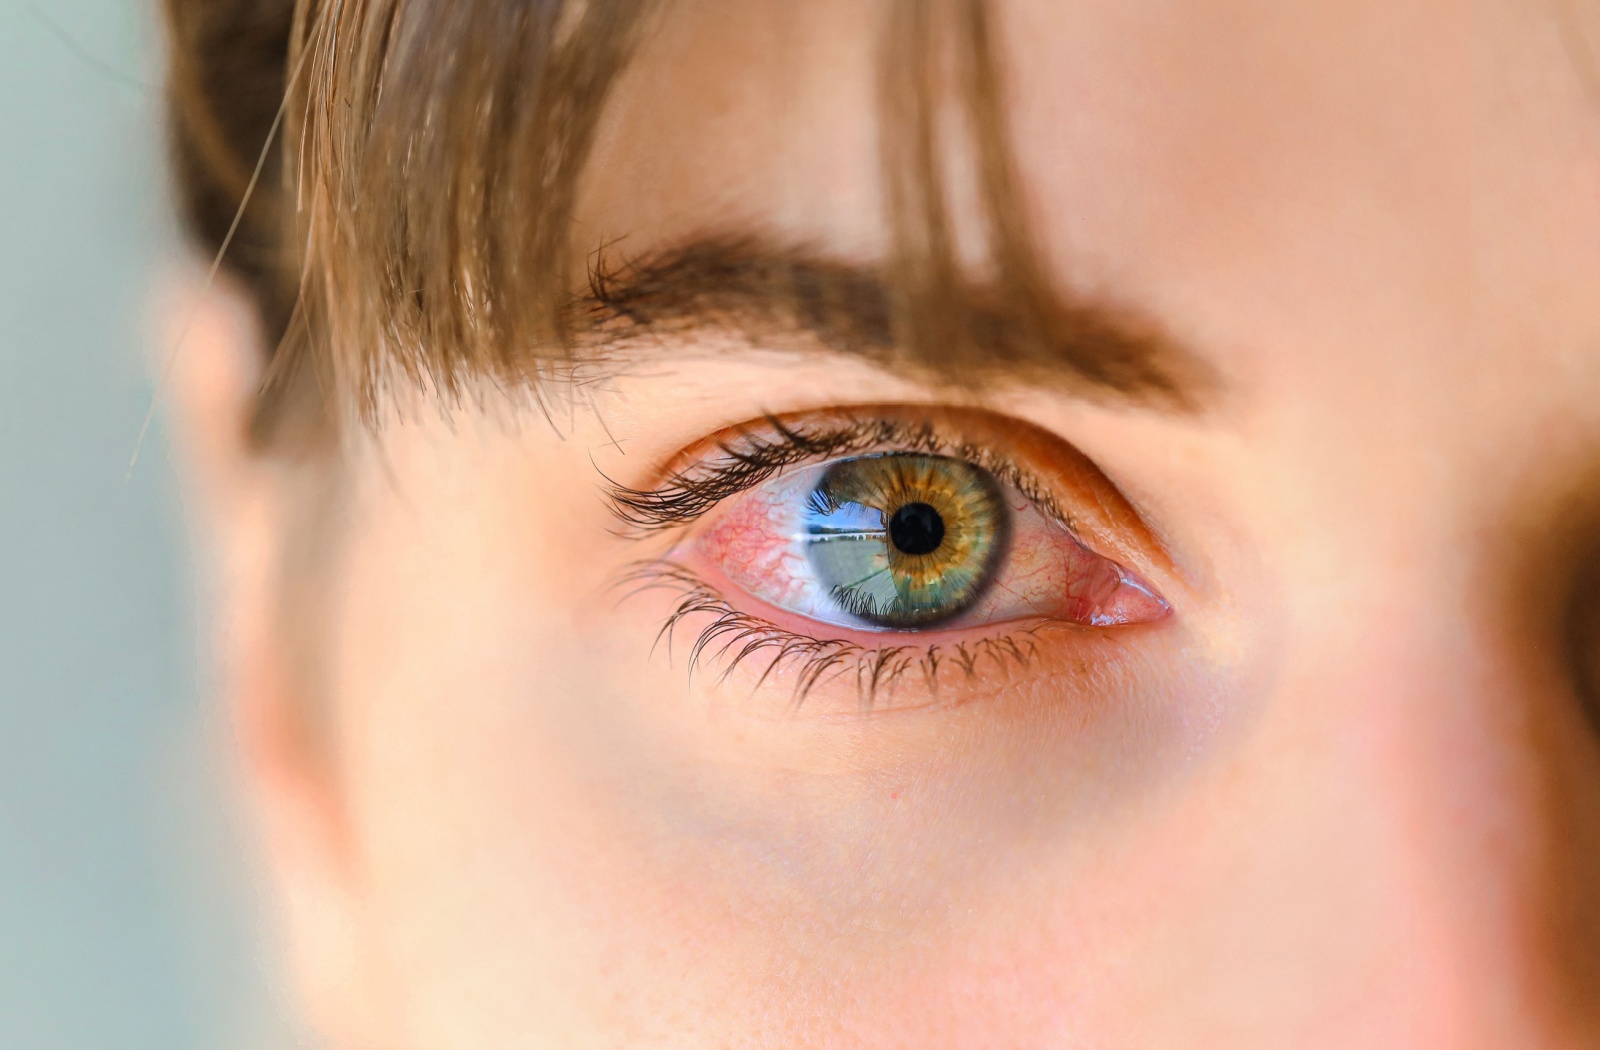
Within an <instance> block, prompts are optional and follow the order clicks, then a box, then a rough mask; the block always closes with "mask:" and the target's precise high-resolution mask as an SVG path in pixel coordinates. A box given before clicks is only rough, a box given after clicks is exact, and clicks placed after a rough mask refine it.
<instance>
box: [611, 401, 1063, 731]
mask: <svg viewBox="0 0 1600 1050" xmlns="http://www.w3.org/2000/svg"><path fill="white" fill-rule="evenodd" d="M764 423H765V427H766V429H767V430H768V431H770V433H755V432H752V431H750V430H742V431H740V432H739V433H738V434H736V435H735V437H734V438H732V439H729V440H724V441H722V442H719V443H718V445H717V448H718V451H719V452H720V455H719V456H716V457H714V458H712V459H710V460H708V461H703V462H702V463H700V464H698V465H696V466H694V467H691V468H688V469H687V470H683V471H679V472H677V473H674V474H672V475H670V476H669V477H668V478H667V479H666V480H665V481H663V482H662V483H661V484H660V485H659V486H657V487H656V488H653V489H635V488H629V487H626V486H623V485H618V484H615V483H609V488H608V492H607V496H608V502H609V503H610V505H611V509H612V512H613V514H614V515H615V516H616V518H617V519H618V521H619V523H620V524H621V525H622V527H623V528H622V532H623V534H624V535H626V536H629V537H631V538H645V537H648V536H652V535H658V534H662V533H666V532H670V531H673V530H676V529H682V528H687V527H688V526H690V525H692V524H694V523H695V522H696V521H699V520H700V519H701V518H703V517H704V516H705V515H707V514H709V513H710V512H711V511H712V510H714V509H715V508H716V507H717V506H718V505H720V504H721V503H722V502H723V501H724V500H727V499H729V498H731V497H733V496H736V495H739V494H740V493H743V492H746V491H748V490H750V489H752V488H755V487H756V486H758V485H760V484H762V483H763V482H766V481H768V480H770V479H772V478H774V477H776V476H777V475H779V474H780V473H782V472H783V471H784V470H786V469H788V468H790V467H795V466H800V465H802V464H806V463H811V462H816V461H820V460H825V459H831V458H835V457H840V456H846V455H851V454H856V453H862V452H868V451H877V450H884V449H893V450H894V451H899V452H914V453H920V454H925V455H940V456H949V457H952V458H956V459H964V460H966V461H968V462H971V463H975V464H977V465H978V466H981V467H983V468H984V469H985V470H987V471H989V472H990V473H991V474H993V475H995V476H996V477H997V478H999V479H1000V480H1001V481H1003V482H1006V483H1007V484H1008V485H1010V486H1011V487H1012V488H1014V489H1015V490H1016V491H1017V492H1019V493H1020V494H1021V495H1022V496H1024V497H1025V498H1026V499H1028V500H1030V501H1031V502H1032V503H1033V504H1034V505H1035V506H1037V507H1038V508H1039V509H1040V510H1042V511H1043V512H1044V513H1046V514H1047V515H1049V516H1051V517H1053V518H1055V519H1056V520H1057V521H1059V522H1061V524H1062V525H1063V526H1065V527H1066V528H1067V529H1069V530H1072V529H1073V525H1072V520H1071V518H1070V517H1069V516H1068V515H1067V514H1066V513H1065V512H1064V511H1063V510H1062V509H1061V507H1060V506H1059V504H1058V503H1057V501H1056V500H1055V499H1054V496H1053V494H1052V493H1051V492H1050V491H1049V490H1048V488H1047V487H1046V486H1045V485H1044V484H1043V482H1041V481H1040V480H1039V479H1038V478H1037V477H1036V476H1035V475H1033V474H1032V473H1030V472H1028V471H1026V470H1024V469H1023V468H1021V467H1019V466H1018V465H1017V464H1015V463H1013V462H1012V461H1010V460H1008V459H1005V458H1004V457H1002V456H999V455H997V454H995V453H994V452H993V451H992V450H990V449H987V448H984V447H981V446H978V445H974V444H971V443H968V442H963V441H958V440H953V439H951V438H949V437H948V436H946V435H944V434H941V433H940V431H939V429H938V428H937V427H935V426H934V425H933V424H932V423H930V422H923V421H917V422H912V421H907V420H896V419H886V418H874V419H847V420H844V421H843V422H840V421H837V420H834V421H829V422H828V423H827V424H826V425H823V426H819V427H816V428H814V429H811V428H806V427H804V426H801V425H796V424H793V423H786V422H784V421H782V420H779V419H777V418H776V417H772V416H768V417H767V418H766V419H765V420H764ZM608 482H609V479H608ZM1074 531H1075V530H1074ZM675 549H676V545H674V550H675ZM618 587H619V588H622V589H624V590H625V592H626V593H625V594H624V600H626V598H629V597H633V596H635V595H638V594H641V593H644V592H649V591H658V590H669V591H672V592H675V593H676V594H677V595H678V602H677V604H676V606H675V607H674V608H673V610H672V612H671V613H669V614H668V616H667V619H666V621H665V623H663V625H662V627H661V629H660V631H659V632H658V633H657V635H656V640H655V647H659V646H660V645H661V644H662V643H663V642H665V643H666V644H667V646H668V650H669V652H670V651H671V647H672V640H673V637H674V634H675V632H676V630H677V628H678V627H679V626H680V625H682V624H683V623H684V622H685V621H686V620H688V619H690V618H698V617H700V616H709V617H710V618H711V619H710V621H709V622H708V623H707V624H705V625H704V626H703V627H701V628H700V630H699V633H698V635H697V636H696V638H695V641H694V644H693V645H692V646H691V647H690V649H689V658H688V669H689V673H690V674H691V676H692V675H693V674H694V673H695V671H696V670H697V669H698V668H699V667H700V666H701V665H702V664H703V663H704V662H705V661H706V659H707V658H708V657H709V658H711V659H714V660H716V661H717V662H719V663H720V664H721V665H722V669H721V672H720V674H719V675H718V679H717V680H718V681H719V682H721V681H724V680H726V679H727V678H728V676H729V675H731V674H732V673H733V672H734V670H735V669H737V668H738V667H740V666H742V665H743V664H745V663H746V662H747V661H749V660H752V659H759V658H762V657H767V658H768V662H767V665H766V667H765V668H764V669H763V670H762V671H761V673H760V675H759V676H758V677H757V680H756V683H755V686H754V687H753V688H759V687H760V686H761V685H762V684H763V683H765V682H766V681H767V680H768V679H769V678H771V677H772V676H773V675H774V674H776V673H778V672H780V671H781V670H783V669H785V668H787V669H789V670H791V671H792V672H793V675H794V691H793V696H792V697H791V701H790V704H791V708H792V709H798V708H799V707H800V706H801V705H802V704H804V702H805V700H806V697H807V696H808V695H809V694H810V693H811V692H812V690H814V689H815V688H816V687H817V686H818V685H820V684H821V683H823V682H825V681H833V680H836V679H838V678H846V677H849V676H851V675H853V676H854V679H855V684H856V692H857V696H858V700H859V705H860V708H861V710H862V711H871V710H872V709H873V708H874V707H875V706H876V705H877V703H878V700H879V698H880V697H881V696H882V695H883V694H884V693H885V692H886V691H889V690H892V689H893V687H894V685H895V684H896V683H897V682H899V681H900V680H901V679H903V678H904V677H906V676H907V675H918V676H920V677H921V678H922V680H923V681H924V682H925V683H926V684H927V686H928V690H929V693H930V694H931V695H932V696H933V697H937V696H938V694H939V682H940V679H941V677H942V676H943V675H945V674H947V673H949V672H950V671H951V670H958V671H960V672H961V673H962V675H963V676H964V677H965V678H966V679H968V680H971V679H975V678H976V677H977V675H978V672H979V669H980V667H983V666H989V665H993V666H994V667H995V668H996V669H998V670H1001V671H1002V672H1004V671H1009V670H1014V669H1019V668H1026V667H1027V666H1028V665H1029V664H1030V663H1031V662H1032V661H1033V660H1034V659H1035V657H1037V655H1038V648H1037V644H1036V641H1035V636H1036V635H1037V634H1038V633H1039V632H1040V631H1041V630H1043V629H1045V628H1047V627H1049V626H1051V625H1050V624H1047V623H1041V624H1032V625H1028V626H1023V627H1013V628H1012V630H1010V631H1009V632H1007V633H1005V634H1001V635H996V636H991V637H984V638H978V639H974V640H971V641H964V642H959V643H956V644H954V645H940V644H931V645H926V646H917V645H886V646H880V647H869V646H865V645H861V644H859V643H857V642H853V641H849V640H847V639H842V638H831V639H830V638H816V637H812V636H810V635H804V634H798V633H795V632H792V631H788V630H785V629H784V628H782V627H779V626H778V625H776V624H774V623H771V622H769V621H767V620H765V619H763V618H761V617H759V616H756V615H753V614H751V613H746V612H742V611H740V610H738V609H736V608H734V607H733V606H732V605H730V604H729V603H728V602H727V600H726V599H725V598H724V597H723V596H722V594H721V593H719V592H718V591H717V590H716V589H715V588H714V587H712V586H711V585H710V584H709V583H707V582H706V581H705V580H704V579H702V578H701V577H700V576H699V575H698V574H697V573H695V572H694V571H693V570H692V569H690V568H688V567H687V566H684V565H682V564H680V563H678V562H676V561H673V560H672V551H668V552H667V554H666V555H664V556H662V557H659V558H653V559H647V560H644V561H640V562H635V563H634V564H633V565H631V566H630V567H629V569H628V570H627V571H626V573H625V575H624V576H623V577H622V578H621V579H620V580H619V581H618Z"/></svg>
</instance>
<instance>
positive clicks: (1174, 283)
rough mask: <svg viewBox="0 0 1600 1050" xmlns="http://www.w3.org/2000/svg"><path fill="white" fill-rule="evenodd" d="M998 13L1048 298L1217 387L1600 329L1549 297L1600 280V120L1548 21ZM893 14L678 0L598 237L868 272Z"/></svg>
mask: <svg viewBox="0 0 1600 1050" xmlns="http://www.w3.org/2000/svg"><path fill="white" fill-rule="evenodd" d="M993 10H994V11H995V16H996V22H997V28H998V30H999V32H998V34H997V35H998V43H999V50H1000V60H1001V64H1002V66H1003V67H1004V70H1005V73H1006V76H1007V79H1008V86H1009V98H1010V120H1011V134H1012V139H1013V142H1014V146H1015V152H1016V155H1017V162H1018V165H1019V168H1020V170H1021V172H1022V174H1023V176H1024V180H1025V182H1026V186H1027V193H1028V203H1029V208H1030V211H1031V218H1032V220H1033V221H1032V224H1031V225H1032V228H1033V230H1034V231H1035V233H1036V235H1037V236H1038V238H1039V240H1040V242H1041V247H1042V248H1043V249H1044V251H1045V253H1046V255H1047V256H1048V257H1049V259H1050V260H1051V262H1052V265H1053V269H1054V272H1055V274H1056V275H1057V277H1058V279H1059V280H1060V281H1061V282H1062V283H1063V284H1065V285H1069V286H1072V287H1074V288H1076V289H1081V290H1086V291H1089V292H1101V291H1104V292H1106V293H1108V294H1112V295H1114V296H1116V297H1118V298H1120V299H1125V300H1131V301H1133V302H1136V303H1137V304H1139V305H1140V307H1141V308H1144V309H1148V310H1150V311H1151V312H1152V313H1154V314H1156V315H1158V316H1160V317H1162V318H1163V319H1164V320H1165V321H1166V322H1167V323H1169V324H1170V325H1172V326H1173V327H1174V328H1175V329H1176V330H1178V331H1180V332H1183V333H1186V334H1188V335H1190V336H1192V337H1193V339H1194V341H1195V342H1196V343H1197V344H1198V345H1199V346H1200V347H1201V348H1202V349H1203V350H1204V351H1205V352H1207V353H1208V354H1210V355H1212V356H1213V357H1216V358H1218V364H1219V365H1220V367H1221V368H1222V369H1223V371H1224V372H1230V373H1234V374H1237V375H1241V376H1244V377H1247V378H1253V379H1254V380H1255V381H1258V382H1260V383H1280V384H1281V383H1289V384H1291V385H1292V384H1296V383H1299V384H1304V385H1306V386H1307V387H1308V388H1311V389H1317V390H1326V389H1328V386H1327V385H1328V384H1329V383H1333V384H1335V387H1336V388H1338V387H1340V386H1348V385H1349V384H1350V383H1352V382H1355V381H1357V380H1356V377H1360V382H1362V383H1365V382H1368V381H1370V380H1371V379H1372V378H1373V371H1372V370H1374V369H1377V370H1379V371H1380V372H1381V370H1383V369H1385V368H1391V369H1392V368H1396V367H1400V366H1401V365H1402V364H1407V367H1414V368H1417V369H1423V368H1426V369H1430V370H1437V369H1438V368H1440V367H1442V366H1443V365H1444V363H1445V362H1447V361H1451V360H1454V361H1456V362H1459V361H1460V357H1461V354H1462V353H1463V348H1464V347H1465V346H1467V345H1469V344H1471V345H1476V346H1480V347H1484V348H1486V349H1492V344H1493V342H1494V340H1495V339H1497V338H1498V339H1503V340H1506V341H1509V342H1515V343H1518V344H1521V345H1525V344H1526V343H1527V337H1528V333H1527V332H1526V331H1524V330H1523V327H1525V326H1526V324H1527V323H1528V319H1527V317H1526V316H1524V315H1526V314H1529V313H1530V312H1532V313H1537V314H1538V315H1539V320H1538V325H1539V326H1540V328H1541V331H1540V333H1539V341H1540V343H1541V344H1542V345H1545V346H1548V347H1551V348H1552V350H1551V352H1556V350H1555V348H1557V347H1559V346H1562V345H1572V344H1575V343H1578V342H1583V341H1585V340H1588V339H1589V338H1590V337H1591V336H1593V335H1597V334H1600V332H1596V328H1597V327H1600V326H1597V325H1596V323H1595V322H1596V318H1595V317H1594V316H1593V311H1591V310H1590V309H1589V308H1588V307H1587V305H1586V301H1587V298H1588V297H1587V296H1586V295H1581V294H1577V289H1576V282H1572V281H1570V280H1568V281H1567V282H1565V283H1563V282H1562V281H1561V280H1558V279H1554V277H1553V275H1555V274H1556V273H1558V272H1565V273H1566V274H1568V275H1570V274H1573V273H1597V272H1600V269H1597V267H1600V253H1597V250H1596V246H1597V245H1600V208H1597V206H1596V202H1595V194H1594V193H1593V192H1591V191H1590V189H1589V186H1591V185H1595V184H1597V183H1595V181H1594V180H1595V178H1596V176H1600V147H1597V142H1600V113H1597V112H1596V111H1595V110H1594V108H1593V105H1592V102H1591V101H1590V100H1589V99H1588V98H1587V97H1586V96H1585V94H1584V87H1583V79H1582V78H1581V76H1580V75H1579V74H1578V72H1577V70H1576V67H1575V65H1574V63H1573V62H1572V60H1571V48H1570V46H1569V45H1570V40H1564V38H1563V32H1562V28H1561V26H1560V24H1559V20H1558V19H1557V18H1556V17H1555V13H1554V8H1547V7H1546V6H1545V5H1544V4H1543V3H1538V2H1527V0H1524V2H1514V0H1486V2H1483V3H1478V4H1473V5H1468V4H1465V3H1461V2H1401V3H1395V2H1393V0H1298V2H1296V3H1293V4H1285V3H1279V2H1267V0H1204V2H1199V3H1196V2H1194V0H1073V2H1070V3H1062V2H1058V0H998V2H997V3H995V4H994V5H993ZM881 19H882V5H879V4H863V3H859V2H856V0H810V2H808V3H806V4H793V3H788V2H785V0H770V2H769V0H755V2H743V3H740V4H727V3H717V2H714V0H689V2H684V3H679V4H674V5H672V6H671V8H670V11H669V13H668V14H667V15H666V16H665V17H664V20H663V22H662V23H661V26H660V28H659V29H658V30H657V31H655V32H653V33H652V34H651V36H650V37H649V40H648V43H647V44H646V46H645V48H644V50H643V52H642V53H641V55H640V58H639V61H638V63H637V65H636V66H635V67H634V68H633V70H632V71H631V72H630V74H629V75H628V76H627V77H626V78H625V79H624V81H623V83H622V85H621V87H620V90H619V93H618V96H617V98H616V100H615V102H614V105H613V108H612V111H611V113H610V115H609V116H608V119H607V123H606V130H605V133H604V135H603V136H602V140H601V143H600V147H599V149H598V151H597V154H596V157H595V161H594V163H593V165H592V166H591V168H590V172H591V176H590V180H589V184H588V186H587V188H586V199H585V204H584V206H583V208H582V211H581V215H582V225H581V226H580V229H581V230H582V231H583V236H584V237H585V238H587V239H591V240H593V241H595V242H598V241H601V240H612V239H617V238H622V239H623V241H624V243H625V244H626V245H627V247H628V249H629V250H641V249H644V248H647V247H648V246H650V245H652V244H654V243H656V242H659V241H671V240H673V239H678V238H683V237H687V236H690V235H692V234H696V233H700V232H704V231H705V230H707V229H711V230H732V231H735V232H737V231H738V230H741V229H743V228H746V227H753V228H756V229H759V230H761V231H764V232H768V233H776V234H780V235H782V236H784V237H786V238H790V239H796V240H800V241H804V242H808V243H817V244H822V245H825V246H827V247H828V248H829V249H831V250H834V251H837V252H840V253H841V254H845V255H856V254H859V255H868V256H870V255H871V254H872V253H874V252H875V251H876V250H877V247H878V245H879V243H880V241H881V237H882V222H881V215H880V207H879V205H880V199H879V183H878V154H877V125H876V121H877V119H878V106H877V85H878V79H877V78H878V76H879V63H878V57H879V53H880V47H881V43H880V40H879V31H880V27H881ZM1490 273H1492V274H1493V275H1494V277H1493V280H1489V279H1487V276H1486V275H1487V274H1490ZM1533 302H1537V307H1536V308H1533V307H1530V306H1529V304H1530V303H1533ZM1519 326H1522V327H1519ZM1501 328H1504V329H1506V330H1505V331H1504V332H1500V329H1501ZM1290 351H1292V353H1291V352H1290Z"/></svg>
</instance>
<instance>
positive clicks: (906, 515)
mask: <svg viewBox="0 0 1600 1050" xmlns="http://www.w3.org/2000/svg"><path fill="white" fill-rule="evenodd" d="M889 539H890V540H892V541H893V542H894V545H895V546H896V547H897V548H899V549H900V550H901V551H902V552H904V553H906V554H913V555H916V554H932V553H933V552H934V551H936V550H938V549H939V545H940V544H941V543H943V542H944V519H943V518H941V517H940V516H939V512H938V511H936V510H934V509H933V508H932V507H930V506H928V505H927V504H926V503H907V504H906V505H905V506H903V507H901V508H900V509H899V510H897V511H895V512H894V517H892V518H890V519H889Z"/></svg>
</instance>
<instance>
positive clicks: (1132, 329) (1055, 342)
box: [572, 236, 1220, 415]
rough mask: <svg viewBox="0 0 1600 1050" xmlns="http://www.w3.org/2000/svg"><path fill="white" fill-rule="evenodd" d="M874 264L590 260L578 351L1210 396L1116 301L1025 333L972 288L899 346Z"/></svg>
mask: <svg viewBox="0 0 1600 1050" xmlns="http://www.w3.org/2000/svg"><path fill="white" fill-rule="evenodd" d="M894 294H895V291H894V284H893V281H892V279H891V277H890V275H889V274H888V272H887V271H886V268H885V267H883V266H881V265H877V264H861V263H855V262H850V261H845V260H841V259H838V258H836V257H832V256H829V255H826V254H824V253H821V252H818V251H815V250H812V249H809V248H806V247H803V246H795V245H789V244H782V243H774V242H769V241H765V240H761V239H757V238H728V237H718V236H709V237H699V238H694V239H692V240H689V241H687V242H684V243H682V244H680V245H678V246H676V247H673V248H670V249H666V250H662V251H658V252H655V253H652V254H651V255H648V256H646V257H644V258H642V259H639V260H636V261H630V262H627V263H625V264H621V265H615V264H613V263H612V262H611V261H610V260H608V259H607V252H606V251H605V250H601V251H597V252H596V253H595V254H594V255H593V256H591V260H590V267H589V284H588V288H587V291H586V294H584V295H583V296H581V297H580V298H579V300H578V303H577V304H576V305H577V307H578V309H577V310H576V311H575V318H574V322H573V325H572V327H573V334H574V336H575V338H576V341H577V343H578V345H579V347H580V348H588V349H590V350H591V351H593V352H596V353H601V354H604V353H607V352H608V351H613V350H617V349H620V348H625V349H626V350H627V351H628V352H629V353H632V352H639V351H641V350H643V351H644V352H645V353H650V352H652V351H651V349H650V348H652V347H656V348H666V347H669V346H671V345H672V343H673V342H674V341H675V339H674V337H676V340H680V341H681V340H682V339H684V338H687V337H692V336H693V335H695V334H696V333H701V332H711V331H717V332H722V333H732V334H735V335H738V336H741V337H743V338H744V339H746V340H748V341H749V342H750V343H751V344H752V345H756V346H766V347H771V346H774V345H779V346H783V347H785V348H789V349H798V350H811V351H815V352H823V353H836V354H841V355H846V356H851V357H856V358H861V359H864V360H867V361H869V362H871V363H873V364H876V365H879V366H882V367H892V368H899V369H907V368H909V369H912V370H915V371H916V372H918V373H921V374H922V375H923V376H924V377H926V378H929V379H931V380H933V381H935V382H939V383H944V384H954V385H961V386H967V385H982V384H986V383H992V382H995V381H1006V380H1009V381H1021V382H1030V383H1036V384H1040V385H1050V386H1056V387H1061V388H1063V389H1064V391H1065V392H1068V393H1071V394H1074V395H1077V396H1081V397H1085V398H1088V399H1090V400H1096V401H1109V402H1119V403H1124V404H1129V405H1133V406H1137V407H1143V408H1150V409H1153V410H1158V411H1164V412H1170V413H1177V414H1185V415H1192V414H1197V413H1199V412H1201V411H1202V410H1203V409H1204V408H1205V407H1207V406H1208V405H1209V404H1211V403H1212V401H1213V399H1214V397H1215V396H1216V395H1217V393H1218V390H1219V386H1220V384H1219V381H1218V379H1217V377H1216V373H1215V370H1214V369H1213V368H1212V367H1211V366H1210V365H1209V364H1208V363H1206V361H1205V360H1204V359H1203V358H1202V357H1201V356H1200V355H1198V354H1197V353H1195V352H1194V351H1193V350H1192V349H1190V348H1189V347H1188V346H1186V345H1184V344H1183V343H1181V342H1180V341H1178V340H1177V339H1175V338H1173V337H1172V336H1170V335H1169V334H1168V333H1167V332H1166V330H1165V329H1164V328H1163V326H1161V325H1160V324H1158V323H1156V322H1155V321H1154V320H1152V319H1150V318H1149V317H1147V316H1145V315H1144V314H1142V313H1140V312H1139V311H1137V310H1135V309H1132V308H1129V307H1127V306H1125V305H1122V304H1112V303H1109V302H1103V301H1093V300H1081V299H1078V300H1069V299H1066V298H1064V297H1059V296H1052V299H1051V301H1050V302H1049V303H1048V304H1047V306H1046V308H1045V310H1043V311H1042V313H1043V317H1044V321H1045V323H1044V324H1043V325H1040V324H1039V323H1038V322H1037V321H1035V322H1034V323H1032V324H1031V325H1030V324H1027V323H1025V322H1024V320H1023V319H1021V318H1018V317H1016V316H1014V314H1013V313H1012V312H1011V311H1009V310H1008V309H1007V308H1006V307H1005V306H1004V305H1003V304H1005V303H1006V297H1005V296H1003V295H998V294H994V293H993V291H992V290H989V289H985V288H983V287H982V286H973V287H971V288H969V289H967V291H966V293H965V294H966V299H967V302H966V304H965V308H964V309H963V310H962V311H961V312H960V316H962V317H964V318H965V320H964V321H963V323H962V325H961V329H960V331H959V333H952V338H951V339H950V340H949V341H948V342H941V343H940V344H938V345H934V346H926V345H925V346H922V347H912V346H908V345H906V343H905V341H904V340H902V339H901V338H899V336H898V333H897V326H896V324H895V319H894V309H893V303H894Z"/></svg>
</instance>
